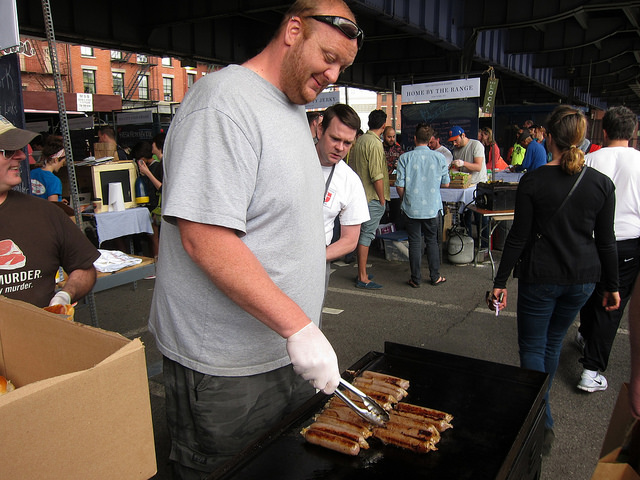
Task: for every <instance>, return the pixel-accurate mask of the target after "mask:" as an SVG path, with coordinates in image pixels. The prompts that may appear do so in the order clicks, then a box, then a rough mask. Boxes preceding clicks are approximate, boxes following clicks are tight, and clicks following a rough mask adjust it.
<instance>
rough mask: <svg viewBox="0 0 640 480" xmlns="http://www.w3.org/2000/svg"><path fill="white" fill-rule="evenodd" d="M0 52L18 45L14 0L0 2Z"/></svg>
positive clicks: (18, 35)
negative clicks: (0, 21)
mask: <svg viewBox="0 0 640 480" xmlns="http://www.w3.org/2000/svg"><path fill="white" fill-rule="evenodd" d="M0 18H2V28H0V50H5V49H7V48H11V47H16V46H18V45H20V32H19V31H18V8H17V7H16V1H15V0H0Z"/></svg>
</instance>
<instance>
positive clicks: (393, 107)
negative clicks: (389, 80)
mask: <svg viewBox="0 0 640 480" xmlns="http://www.w3.org/2000/svg"><path fill="white" fill-rule="evenodd" d="M392 88H393V92H392V93H391V112H392V113H391V126H392V127H393V130H394V131H395V130H397V129H396V79H395V78H394V79H393V84H392Z"/></svg>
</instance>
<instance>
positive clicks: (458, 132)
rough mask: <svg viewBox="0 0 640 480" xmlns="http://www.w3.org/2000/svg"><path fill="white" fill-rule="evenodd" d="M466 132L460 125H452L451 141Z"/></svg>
mask: <svg viewBox="0 0 640 480" xmlns="http://www.w3.org/2000/svg"><path fill="white" fill-rule="evenodd" d="M463 133H464V130H463V129H462V128H461V127H459V126H457V125H456V126H454V127H451V130H449V141H450V142H451V141H453V140H454V139H455V138H457V137H459V136H460V135H462V134H463Z"/></svg>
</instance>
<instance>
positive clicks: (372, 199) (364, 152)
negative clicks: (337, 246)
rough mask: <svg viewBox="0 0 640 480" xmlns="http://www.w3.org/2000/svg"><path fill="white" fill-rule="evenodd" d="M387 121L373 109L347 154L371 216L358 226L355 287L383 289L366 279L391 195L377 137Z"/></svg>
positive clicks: (381, 147) (385, 166)
mask: <svg viewBox="0 0 640 480" xmlns="http://www.w3.org/2000/svg"><path fill="white" fill-rule="evenodd" d="M386 121H387V114H386V113H385V112H383V111H382V110H373V111H372V112H371V113H370V114H369V131H368V132H367V133H365V134H364V135H362V136H361V137H360V138H358V140H357V141H356V143H355V144H354V145H353V147H352V148H351V151H350V153H349V166H350V167H351V168H353V170H354V171H355V172H356V173H357V174H358V176H359V177H360V180H362V185H363V186H364V192H365V194H366V195H367V203H368V206H369V216H370V218H371V219H370V220H369V221H367V222H364V223H363V224H362V226H361V228H360V237H359V238H358V246H357V248H356V256H357V259H358V278H357V279H356V287H357V288H366V289H379V288H382V285H379V284H377V283H375V282H371V281H370V280H369V275H368V274H367V259H368V258H369V247H370V246H371V242H372V241H373V239H374V238H375V234H376V229H377V228H378V225H379V224H380V219H381V218H382V215H384V212H385V208H386V207H385V206H386V202H387V201H389V200H390V198H391V195H390V193H389V171H388V170H387V160H386V157H385V154H384V147H383V146H382V140H381V138H380V135H381V134H382V132H383V131H384V127H385V122H386Z"/></svg>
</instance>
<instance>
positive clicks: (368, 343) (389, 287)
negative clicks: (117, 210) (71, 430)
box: [76, 250, 630, 480]
mask: <svg viewBox="0 0 640 480" xmlns="http://www.w3.org/2000/svg"><path fill="white" fill-rule="evenodd" d="M369 260H370V263H371V267H370V268H369V273H370V274H373V275H375V281H376V282H377V283H380V284H382V285H383V286H384V288H383V289H381V290H377V291H367V290H360V289H356V288H355V287H354V278H355V275H356V268H355V266H354V265H353V264H351V265H336V264H334V266H333V268H334V272H333V273H332V275H331V280H330V283H329V292H328V296H327V299H326V302H325V310H326V312H325V313H324V315H323V330H324V332H325V334H326V335H327V337H328V338H329V340H330V341H331V343H332V344H333V346H334V348H335V350H336V352H337V355H338V359H339V363H340V368H341V370H345V369H347V368H348V367H350V366H351V365H352V364H353V363H355V362H356V361H357V360H359V359H360V358H361V357H362V356H364V355H365V354H366V353H368V352H369V351H380V352H382V351H384V342H385V341H392V342H397V343H402V344H406V345H411V346H418V347H422V348H426V349H431V350H437V351H442V352H447V353H453V354H456V355H462V356H466V357H471V358H477V359H482V360H489V361H493V362H497V363H502V364H507V365H514V366H518V350H517V339H516V323H515V301H516V298H517V281H515V280H513V279H512V280H510V283H509V285H508V287H509V300H510V303H509V305H508V307H507V309H506V311H504V312H502V313H501V314H500V316H499V317H496V316H495V315H494V314H493V312H490V311H489V310H488V309H487V308H486V306H485V303H484V294H485V291H486V290H487V289H489V288H490V287H491V267H490V265H489V264H488V263H484V264H482V265H479V266H477V267H474V266H473V265H454V264H450V263H447V262H446V261H445V262H444V263H443V265H442V269H441V270H442V271H441V273H442V275H443V276H445V277H446V278H447V282H446V283H445V284H443V285H440V286H436V287H434V286H431V285H429V284H428V283H427V284H423V285H422V287H421V288H419V289H414V288H411V287H409V286H408V285H406V281H407V280H408V278H409V265H408V263H406V262H390V261H386V260H385V259H384V256H383V254H382V252H380V251H377V250H373V251H372V255H371V256H370V259H369ZM424 263H425V265H423V268H426V259H425V262H424ZM153 286H154V281H153V280H142V281H139V282H137V289H135V290H134V289H133V288H132V285H126V286H122V287H118V288H114V289H111V290H108V291H105V292H100V293H98V294H96V306H97V311H98V318H99V323H100V325H99V326H100V327H101V328H104V329H106V330H111V331H116V332H119V333H121V334H123V335H124V336H126V337H129V338H136V337H140V338H141V339H142V341H143V342H144V344H145V346H146V355H147V366H148V371H149V389H150V394H151V407H152V412H153V422H154V430H155V438H156V454H157V461H158V474H157V475H156V476H155V477H154V478H155V479H157V480H166V479H170V478H171V475H170V473H169V471H168V464H167V456H168V434H167V431H166V425H165V419H164V389H163V386H162V372H161V370H162V369H161V355H160V354H159V352H158V350H157V348H156V346H155V342H154V340H153V338H152V337H151V335H150V334H149V332H148V330H147V316H148V312H149V306H150V302H151V296H152V293H153ZM76 321H79V322H83V323H87V324H90V323H91V322H90V315H89V309H88V308H79V309H78V310H77V312H76ZM576 330H577V324H576V325H574V326H572V327H571V328H570V329H569V332H568V334H567V338H566V339H565V344H564V348H563V351H562V355H561V359H560V367H559V369H558V372H557V374H556V378H555V381H554V385H553V389H552V392H551V407H552V411H553V413H554V418H555V422H556V427H555V434H556V442H555V445H554V448H553V450H552V452H551V454H550V455H549V456H547V457H544V458H543V467H542V468H543V469H542V477H541V478H542V480H557V479H559V478H569V479H572V480H587V479H589V478H591V475H592V473H593V470H594V468H595V466H596V463H597V461H598V457H599V453H600V448H601V446H602V439H603V437H604V434H605V432H606V430H607V426H608V422H609V417H610V415H611V412H612V410H613V407H614V404H615V401H616V398H617V395H618V390H619V388H620V386H621V384H622V383H623V382H625V381H628V380H629V374H630V362H629V338H628V323H627V315H626V314H625V316H624V319H623V322H622V324H621V327H620V330H619V332H618V336H617V339H616V342H615V345H614V349H613V352H612V355H611V360H610V364H609V369H608V370H607V372H606V373H605V376H606V377H607V380H608V381H609V388H608V389H607V390H606V391H604V392H598V393H592V394H589V393H584V392H581V391H579V390H577V389H576V387H575V386H576V384H577V382H578V380H579V378H580V373H581V371H582V369H581V364H579V363H578V358H579V357H580V352H579V351H578V349H577V347H576V346H575V344H574V342H573V338H574V336H575V333H576Z"/></svg>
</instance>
